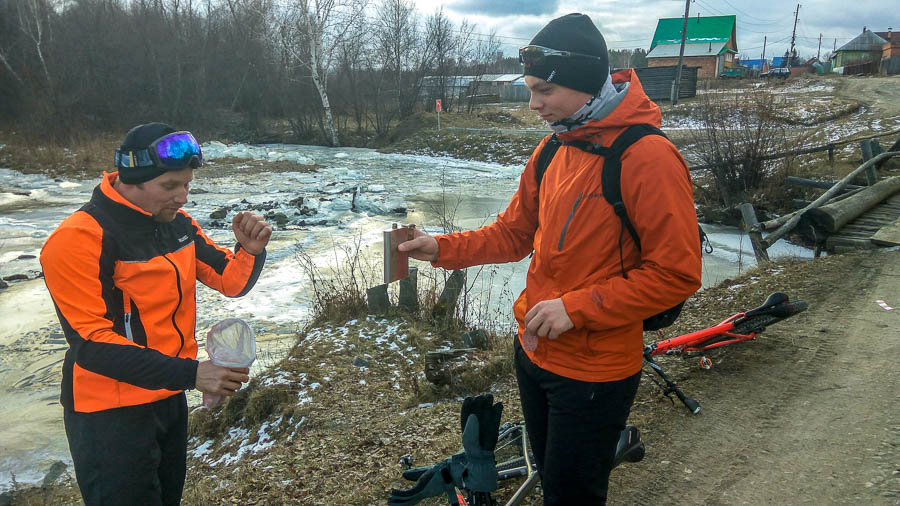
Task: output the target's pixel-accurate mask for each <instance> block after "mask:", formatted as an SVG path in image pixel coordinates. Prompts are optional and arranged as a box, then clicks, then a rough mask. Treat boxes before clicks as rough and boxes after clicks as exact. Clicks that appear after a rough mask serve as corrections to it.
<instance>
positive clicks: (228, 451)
mask: <svg viewBox="0 0 900 506" xmlns="http://www.w3.org/2000/svg"><path fill="white" fill-rule="evenodd" d="M408 340H409V335H408V331H407V329H406V323H405V321H403V320H389V319H385V318H381V317H376V316H371V315H370V316H367V317H366V318H365V320H362V321H361V320H351V321H349V322H347V323H345V324H344V325H323V326H320V327H316V328H313V329H310V330H309V332H308V333H307V334H306V336H305V337H304V339H303V341H302V342H303V345H304V346H305V347H307V348H311V347H312V346H313V345H315V344H323V343H324V344H327V345H328V348H329V349H330V353H331V354H333V355H336V354H338V353H339V352H341V351H344V350H348V349H349V350H352V349H353V348H355V347H356V345H355V344H353V342H354V341H366V342H370V343H374V344H375V345H376V346H377V347H378V348H380V349H382V350H390V351H391V352H392V353H391V354H390V355H388V356H389V357H394V359H395V360H406V361H407V362H408V365H411V364H413V363H414V360H413V359H414V358H416V357H415V353H416V351H415V350H416V349H415V347H413V346H410V345H409V342H408ZM363 356H365V357H366V358H367V359H372V357H371V355H370V354H363ZM378 360H379V361H380V362H381V363H383V364H384V365H385V366H387V367H388V368H389V369H392V370H393V376H392V380H393V385H392V387H393V388H394V389H395V390H396V389H400V388H401V386H400V378H401V372H400V367H399V366H398V364H397V363H396V362H393V363H392V362H391V361H390V359H388V358H384V357H380V358H378ZM328 365H329V363H328V362H322V363H320V364H319V366H320V367H325V368H327V366H328ZM358 369H359V370H360V372H366V371H367V370H368V368H367V367H365V366H358ZM322 381H325V382H328V381H331V377H330V376H323V377H322ZM259 382H260V386H261V387H265V388H278V387H290V388H291V389H292V390H293V389H297V390H298V392H297V395H296V403H297V406H298V407H300V406H313V407H314V406H315V402H316V396H315V391H316V390H317V389H319V388H320V387H321V386H322V385H321V384H320V383H318V382H309V379H308V376H307V374H306V373H305V372H290V371H288V370H284V369H274V368H273V369H269V370H267V371H266V372H264V373H263V375H262V376H261V377H260V378H259ZM357 385H358V387H359V388H366V387H368V386H369V384H368V382H367V381H366V380H365V379H361V380H359V381H358V383H357ZM220 416H221V415H220ZM303 422H304V418H302V417H301V419H300V420H295V419H294V418H293V417H292V418H290V419H288V420H285V419H284V417H283V416H282V415H280V416H278V417H276V418H273V419H272V420H268V421H266V422H264V423H262V425H261V426H260V427H259V429H257V430H255V431H252V430H249V429H246V428H243V427H239V426H238V427H233V428H231V429H230V430H229V431H228V433H227V434H226V435H225V436H224V437H223V438H222V439H221V440H220V441H216V440H212V439H209V440H203V441H201V440H200V439H199V438H192V439H191V440H190V441H189V443H188V448H189V450H188V453H189V455H191V456H193V457H194V458H195V459H197V460H200V461H202V462H204V463H206V464H209V465H210V466H214V467H218V466H232V465H234V464H235V463H237V462H238V461H239V460H241V459H244V458H248V457H250V458H255V456H257V455H258V454H259V453H260V452H263V451H265V450H266V449H268V448H270V447H271V446H272V445H273V444H274V441H275V437H274V434H275V433H278V432H282V431H284V430H285V428H287V430H290V431H291V433H290V434H288V435H287V438H288V440H290V439H292V438H293V437H294V435H295V434H296V433H297V431H298V429H299V428H300V427H301V426H302V425H303Z"/></svg>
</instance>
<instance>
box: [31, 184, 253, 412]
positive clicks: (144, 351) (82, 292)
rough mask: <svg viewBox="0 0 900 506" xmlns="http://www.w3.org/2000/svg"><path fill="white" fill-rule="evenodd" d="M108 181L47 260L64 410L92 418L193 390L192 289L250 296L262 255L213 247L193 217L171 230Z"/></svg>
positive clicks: (65, 226) (47, 251) (60, 233)
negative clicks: (62, 354) (60, 343)
mask: <svg viewBox="0 0 900 506" xmlns="http://www.w3.org/2000/svg"><path fill="white" fill-rule="evenodd" d="M116 176H117V173H112V174H106V175H104V178H103V180H102V181H101V183H100V185H99V186H98V187H97V188H95V189H94V193H93V196H92V197H91V200H90V202H88V203H87V204H85V205H84V206H83V207H82V208H81V209H79V210H78V211H76V212H75V213H73V214H72V215H71V216H69V217H68V218H67V219H66V220H65V221H63V222H62V224H60V226H59V227H58V228H57V229H56V230H55V231H54V232H53V234H51V235H50V237H49V238H48V239H47V242H46V243H45V244H44V248H43V250H42V251H41V265H42V267H43V271H44V279H45V281H46V283H47V288H48V289H49V291H50V295H51V297H52V298H53V303H54V305H55V306H56V313H57V315H58V316H59V322H60V324H61V325H62V328H63V331H64V332H65V335H66V340H67V341H68V343H69V350H68V352H66V358H65V361H64V363H63V379H62V393H61V396H60V402H61V403H62V405H63V406H64V407H65V408H66V409H69V410H74V411H79V412H94V411H101V410H105V409H111V408H117V407H121V406H133V405H137V404H145V403H149V402H154V401H157V400H160V399H164V398H166V397H169V396H172V395H174V394H176V393H178V392H180V391H182V390H187V389H191V388H194V381H195V379H196V374H197V365H198V362H197V361H196V360H195V359H196V358H197V341H196V340H195V338H194V330H195V329H194V326H195V323H196V293H195V291H196V284H197V280H198V279H199V280H200V281H201V282H202V283H203V284H205V285H207V286H209V287H211V288H213V289H215V290H218V291H219V292H221V293H223V294H224V295H226V296H229V297H238V296H241V295H244V294H245V293H247V292H248V291H249V290H250V288H252V287H253V285H254V283H256V279H257V278H258V277H259V273H260V271H262V267H263V264H264V263H265V258H266V255H265V252H263V253H261V254H259V255H255V256H254V255H252V254H250V253H247V252H246V251H244V250H242V249H240V245H238V247H237V248H236V250H237V251H236V252H234V253H232V252H230V251H228V250H225V249H222V248H219V247H218V246H216V245H215V244H214V243H213V242H212V241H211V240H210V239H209V238H208V237H206V235H204V234H203V231H202V230H201V229H200V226H199V225H198V224H197V222H196V221H194V219H193V218H191V216H190V215H189V214H187V213H186V212H184V211H179V212H178V214H177V215H176V216H175V219H174V220H173V221H171V222H169V223H159V222H156V221H154V220H153V218H152V216H151V215H150V214H149V213H147V212H146V211H144V210H142V209H140V208H139V207H137V206H135V205H134V204H132V203H130V202H129V201H127V200H126V199H125V198H124V197H122V196H121V195H120V194H119V193H118V192H117V191H116V190H115V189H114V188H113V183H114V182H115V179H116Z"/></svg>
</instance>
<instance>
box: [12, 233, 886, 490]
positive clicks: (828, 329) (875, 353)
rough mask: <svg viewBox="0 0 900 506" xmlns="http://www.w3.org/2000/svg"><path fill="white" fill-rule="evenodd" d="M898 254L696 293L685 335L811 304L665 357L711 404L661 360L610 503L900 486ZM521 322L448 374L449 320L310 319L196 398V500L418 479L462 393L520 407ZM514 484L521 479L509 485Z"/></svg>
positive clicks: (755, 274)
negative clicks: (407, 459)
mask: <svg viewBox="0 0 900 506" xmlns="http://www.w3.org/2000/svg"><path fill="white" fill-rule="evenodd" d="M898 266H900V251H898V250H897V249H893V250H883V251H876V252H863V253H854V254H846V255H838V256H830V257H824V258H820V259H816V260H810V261H800V260H789V259H786V260H782V261H778V262H775V263H772V264H770V265H767V266H765V267H764V268H761V269H754V270H752V271H750V272H747V273H746V274H744V275H742V276H739V277H736V278H734V279H730V280H726V281H724V282H722V283H721V284H720V285H719V286H717V287H715V288H711V289H708V290H705V291H703V292H701V293H698V294H697V295H695V296H694V297H692V298H691V299H690V300H689V301H688V303H687V304H686V306H685V310H684V313H683V315H682V317H681V318H680V319H679V321H678V322H676V324H675V326H674V327H673V328H671V329H670V331H669V335H676V333H682V332H687V331H691V330H696V329H699V328H702V327H705V326H707V325H711V324H713V323H716V322H718V321H719V320H721V319H722V318H724V317H725V316H727V315H729V314H731V313H734V312H735V311H738V310H741V309H749V308H751V307H754V306H756V305H758V304H759V303H761V302H762V301H763V300H764V299H765V297H766V295H768V294H769V293H771V292H773V291H778V290H781V291H785V292H787V293H788V294H789V295H790V296H791V297H792V298H793V299H802V300H805V301H807V303H808V304H809V310H808V311H807V312H805V313H802V314H800V315H799V316H797V317H794V318H792V319H789V320H787V321H785V322H782V323H779V324H777V325H775V326H772V327H771V328H769V329H768V330H767V331H766V332H765V333H764V334H762V335H760V336H759V337H758V338H757V339H756V340H755V341H752V342H749V343H744V344H741V345H736V346H732V347H727V348H723V349H721V350H717V351H716V352H713V353H710V355H709V356H710V358H711V359H712V361H713V364H714V367H713V368H712V369H710V370H708V371H704V370H702V369H700V368H699V367H697V365H696V364H695V363H694V362H692V361H684V360H679V359H667V358H663V359H661V364H662V365H663V367H664V368H665V369H666V371H667V373H668V374H670V375H671V376H672V378H673V379H674V380H675V381H677V382H678V383H679V385H680V386H681V388H682V389H683V390H684V391H685V392H687V393H688V394H689V395H691V396H693V397H695V398H697V399H698V400H699V401H700V402H701V404H702V405H703V413H702V414H701V415H698V416H692V415H690V414H688V413H687V411H686V410H685V409H684V408H683V407H682V406H681V405H680V404H677V403H676V404H672V403H670V402H669V401H668V400H667V399H666V398H665V397H664V396H662V395H661V394H660V391H659V389H658V388H657V387H656V386H655V385H654V384H653V383H652V382H651V381H650V377H649V375H648V374H645V375H644V377H643V378H642V382H641V387H640V389H639V392H638V397H637V400H636V402H635V406H634V409H633V412H632V416H631V418H630V422H631V423H634V424H636V425H637V426H638V427H640V429H641V431H642V435H643V439H644V441H645V442H646V444H647V447H648V450H647V456H646V457H645V459H644V461H642V462H640V463H637V464H626V465H623V466H622V467H621V468H619V469H617V470H616V471H615V472H614V473H613V476H612V483H611V490H612V493H611V497H610V503H611V504H634V503H639V504H643V503H652V502H660V501H663V502H665V501H667V500H672V499H673V498H680V499H678V501H677V502H682V500H681V499H684V500H685V501H686V502H710V501H711V502H725V503H732V504H737V503H743V502H749V503H760V502H767V500H766V498H772V499H775V498H777V501H776V502H783V503H785V504H796V503H800V502H804V501H808V500H813V501H815V502H822V501H826V502H827V501H832V500H836V498H842V499H847V500H848V501H851V502H855V503H857V504H863V503H864V504H892V503H894V502H895V501H896V500H897V499H898V498H900V486H898V485H900V478H898V477H897V474H896V470H895V469H894V467H893V464H895V463H896V462H897V459H898V457H900V453H898V452H900V450H898V448H897V447H896V445H893V444H891V438H892V437H893V438H896V435H897V434H896V428H897V422H898V419H897V413H896V410H886V409H884V406H885V405H890V404H891V402H893V401H891V400H890V399H891V398H892V397H893V396H895V395H896V388H897V387H898V386H900V381H898V379H897V378H896V375H891V374H889V373H888V374H884V373H886V372H887V371H889V370H890V367H889V366H888V367H887V368H885V369H881V367H884V366H885V364H883V363H882V362H885V361H889V360H890V357H892V356H894V354H893V353H891V352H892V351H900V335H898V334H897V333H896V332H891V331H890V330H889V329H890V328H893V327H894V326H895V325H896V318H897V316H898V315H897V314H895V313H896V311H893V312H891V311H887V310H885V309H883V308H882V307H880V306H879V305H878V304H876V303H875V301H876V299H885V300H887V302H888V303H890V304H891V305H893V306H898V305H900V301H892V300H890V297H891V296H894V294H896V293H900V290H898V289H897V288H900V286H898V284H900V282H898V279H900V272H898ZM863 322H865V323H863ZM879 329H881V330H879ZM875 337H877V339H876V340H875V341H871V339H872V338H875ZM511 339H512V337H511V336H510V335H498V336H496V337H494V338H493V339H492V341H491V342H490V345H489V346H488V349H487V350H479V351H475V352H472V353H470V356H469V359H468V361H469V363H471V364H472V372H473V376H472V377H473V378H479V379H480V381H481V383H477V384H473V383H471V382H468V383H463V384H461V386H454V387H434V386H432V385H431V384H430V383H428V382H426V381H425V380H424V379H423V378H422V368H423V365H424V364H423V354H424V352H425V351H427V350H430V349H433V348H434V347H437V346H442V345H450V344H452V338H449V337H448V336H447V335H445V334H442V333H441V331H440V329H436V328H434V327H430V326H428V325H424V324H422V323H421V322H418V321H417V320H416V319H414V318H410V317H405V316H401V315H397V316H394V317H371V316H370V317H365V316H363V315H360V317H359V318H355V319H350V320H348V321H342V322H329V323H323V324H321V325H317V326H314V327H310V328H307V329H304V330H303V331H302V332H300V333H299V334H298V336H297V341H298V344H297V346H296V347H295V348H294V351H293V352H292V353H291V354H290V356H288V357H286V358H285V359H284V360H282V361H281V362H279V363H278V364H276V365H275V366H274V367H272V368H271V369H270V370H267V371H265V372H264V373H262V374H260V375H258V376H257V377H255V378H254V379H253V380H252V382H251V384H250V385H249V387H247V388H245V389H244V390H242V391H241V393H240V394H239V395H238V396H237V397H235V399H233V400H231V401H230V402H229V403H228V404H227V405H226V406H225V407H223V408H221V409H219V410H218V411H215V412H212V413H211V412H203V411H195V412H194V413H192V418H191V438H190V443H189V446H190V450H189V472H188V477H187V486H186V489H185V498H184V503H185V504H329V505H330V504H384V501H385V500H386V498H387V497H388V495H389V491H390V488H391V487H397V488H403V487H406V486H408V485H409V484H408V483H404V482H403V481H402V480H401V479H400V472H401V471H402V467H401V465H400V463H399V460H400V457H401V456H403V455H407V454H409V455H411V456H412V457H413V459H414V461H415V463H416V464H418V465H427V464H431V463H434V462H437V461H439V460H441V459H442V458H444V457H446V456H448V455H450V454H452V453H455V452H456V451H458V449H459V447H460V440H459V433H458V427H459V420H458V416H459V415H458V412H459V407H460V399H461V397H462V396H464V395H468V394H474V393H478V392H480V391H491V392H492V393H493V394H494V396H495V398H496V399H498V400H500V401H502V402H503V403H504V406H505V408H504V415H503V420H504V421H507V420H516V419H518V418H519V416H520V414H519V413H520V412H519V404H518V399H517V393H516V387H515V383H514V379H513V378H512V374H511V366H510V365H509V364H510V361H509V356H510V353H511V351H510V350H511ZM648 339H650V338H649V335H648ZM859 339H869V341H862V342H858V341H859ZM876 342H877V347H874V345H875V343H876ZM810 402H812V403H813V404H810ZM810 413H817V415H816V416H815V417H812V418H811V417H810ZM848 424H849V425H848ZM891 427H893V432H892V429H891ZM785 432H789V433H790V436H787V435H786V434H785ZM763 463H765V464H766V465H762V464H763ZM723 470H728V472H723ZM763 471H765V472H764V473H763ZM843 471H847V472H843ZM760 473H762V474H760ZM794 473H798V474H800V475H802V476H803V479H801V480H799V482H802V486H798V479H795V475H794ZM726 478H727V479H726ZM797 478H799V476H797ZM61 479H63V480H65V477H62V478H61ZM753 483H757V484H760V485H764V486H763V487H760V486H753ZM516 484H517V481H513V482H512V483H511V482H505V483H504V484H503V485H504V486H503V488H502V489H501V490H502V491H501V493H500V494H499V495H500V496H501V497H504V498H505V497H507V496H508V495H509V494H510V493H511V491H512V490H513V488H512V487H514V486H515V485H516ZM41 491H42V492H41ZM42 493H43V495H41V494H42ZM51 494H52V495H51ZM761 494H762V495H761ZM17 497H18V500H19V502H17V504H51V503H52V504H79V500H78V499H77V496H76V495H74V494H73V493H72V489H71V482H62V483H61V484H57V485H55V486H47V487H44V488H43V489H32V490H29V491H27V492H25V491H23V492H22V493H21V495H19V496H17ZM51 497H52V500H51V499H49V498H51ZM687 498H691V499H690V500H688V499H687ZM42 501H43V502H42ZM838 502H841V501H838ZM528 504H540V500H539V499H538V498H535V499H534V500H532V501H531V502H529V503H528Z"/></svg>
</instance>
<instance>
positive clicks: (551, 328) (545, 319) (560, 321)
mask: <svg viewBox="0 0 900 506" xmlns="http://www.w3.org/2000/svg"><path fill="white" fill-rule="evenodd" d="M574 327H575V324H574V323H572V319H571V318H569V313H567V312H566V306H565V305H564V304H563V301H562V299H551V300H542V301H541V302H538V303H537V304H535V305H534V307H533V308H531V310H529V311H528V313H526V314H525V336H526V337H527V336H532V337H533V336H541V337H548V338H550V339H556V338H557V337H559V335H560V334H562V333H563V332H565V331H567V330H569V329H571V328H574Z"/></svg>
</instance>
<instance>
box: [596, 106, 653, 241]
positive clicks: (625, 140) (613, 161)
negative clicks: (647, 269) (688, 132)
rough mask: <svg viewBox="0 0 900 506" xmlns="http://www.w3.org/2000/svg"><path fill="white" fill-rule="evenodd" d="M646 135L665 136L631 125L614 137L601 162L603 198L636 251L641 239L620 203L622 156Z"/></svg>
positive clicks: (651, 127) (651, 129) (647, 126)
mask: <svg viewBox="0 0 900 506" xmlns="http://www.w3.org/2000/svg"><path fill="white" fill-rule="evenodd" d="M646 135H661V136H663V137H665V136H666V134H664V133H663V132H662V130H660V129H658V128H656V127H654V126H652V125H644V124H641V125H632V126H630V127H628V129H626V130H625V131H624V132H623V133H622V134H621V135H619V136H618V137H616V140H615V141H613V143H612V146H610V147H609V151H608V153H607V154H606V156H605V159H604V162H603V175H602V184H603V197H604V198H605V199H606V201H607V202H609V204H610V205H611V206H613V210H614V211H615V212H616V215H617V216H618V217H619V219H620V220H622V224H623V225H624V226H625V228H627V229H628V233H630V234H631V238H632V239H634V243H635V244H637V247H638V249H641V239H640V238H639V237H638V234H637V231H636V230H635V229H634V226H633V225H632V224H631V220H629V219H628V213H627V212H626V210H625V203H624V202H623V201H622V154H624V153H625V150H627V149H628V148H629V147H630V146H631V145H632V144H634V143H635V142H637V141H638V140H639V139H641V138H642V137H644V136H646Z"/></svg>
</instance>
